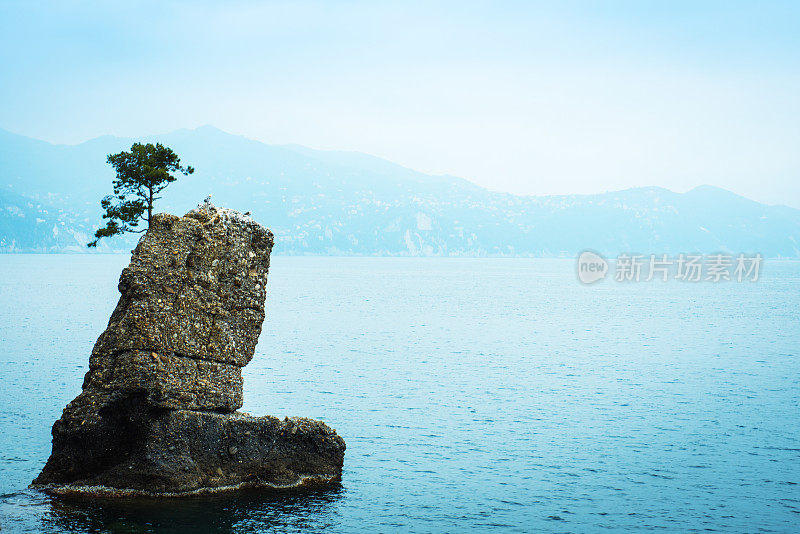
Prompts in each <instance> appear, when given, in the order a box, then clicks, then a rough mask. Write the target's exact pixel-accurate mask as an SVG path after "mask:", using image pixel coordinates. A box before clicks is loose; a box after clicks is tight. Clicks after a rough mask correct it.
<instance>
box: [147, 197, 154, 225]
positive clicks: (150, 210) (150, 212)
mask: <svg viewBox="0 0 800 534" xmlns="http://www.w3.org/2000/svg"><path fill="white" fill-rule="evenodd" d="M148 190H149V191H150V198H149V199H148V200H147V227H148V228H150V220H151V219H152V218H153V188H152V187H148Z"/></svg>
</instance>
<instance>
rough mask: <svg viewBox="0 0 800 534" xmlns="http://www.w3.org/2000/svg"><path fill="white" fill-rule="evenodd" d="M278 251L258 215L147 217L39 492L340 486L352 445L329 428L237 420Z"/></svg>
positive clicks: (204, 210)
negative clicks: (246, 370) (346, 454)
mask: <svg viewBox="0 0 800 534" xmlns="http://www.w3.org/2000/svg"><path fill="white" fill-rule="evenodd" d="M272 245H273V235H272V233H271V232H270V231H269V230H267V229H266V228H264V227H262V226H261V225H259V224H258V223H256V222H255V221H254V220H252V219H251V218H250V217H247V216H244V215H242V214H240V213H238V212H235V211H232V210H227V209H225V208H218V207H215V206H213V205H212V204H210V203H208V202H207V203H205V204H203V205H201V206H198V208H197V209H195V210H192V211H190V212H189V213H187V214H186V215H185V216H184V217H176V216H173V215H167V214H159V215H156V216H154V217H153V221H152V223H151V225H150V228H149V229H148V231H147V233H146V234H145V235H144V236H143V237H142V239H141V240H140V242H139V244H138V245H137V247H136V249H135V250H134V251H133V255H132V258H131V263H130V265H129V266H128V267H126V268H125V269H123V271H122V274H121V275H120V281H119V286H118V288H119V291H120V293H121V297H120V300H119V303H118V304H117V306H116V308H115V310H114V312H113V313H112V315H111V318H110V320H109V323H108V327H107V328H106V330H105V331H104V332H103V333H102V334H101V335H100V337H99V338H98V340H97V343H96V344H95V346H94V349H93V350H92V353H91V356H90V358H89V371H88V372H87V373H86V377H85V379H84V382H83V390H82V392H81V393H80V394H79V395H78V396H77V397H76V398H75V399H74V400H73V401H72V402H70V403H69V404H68V405H67V406H66V408H65V409H64V412H63V414H62V416H61V418H60V419H59V420H58V421H56V422H55V424H54V425H53V451H52V454H51V456H50V458H49V460H48V461H47V464H46V465H45V467H44V469H43V470H42V472H41V474H40V475H39V476H38V477H37V478H36V479H35V480H34V481H33V485H34V486H35V487H43V488H45V489H48V490H50V491H56V492H57V491H65V492H67V491H97V490H98V488H103V491H111V492H120V493H123V494H130V493H149V494H162V495H165V494H170V495H172V494H174V495H180V494H188V493H196V492H199V491H208V490H214V489H227V488H233V487H240V486H273V487H296V486H300V485H306V484H310V483H325V482H331V481H337V480H339V479H340V477H341V470H342V464H343V460H344V450H345V444H344V440H342V438H341V437H339V436H338V435H337V434H336V432H335V431H333V430H332V429H330V428H329V427H328V426H327V425H325V424H324V423H322V422H320V421H314V420H310V419H304V418H291V419H289V418H287V419H285V420H279V419H277V418H275V417H270V416H265V417H251V416H249V415H246V414H242V413H238V412H236V410H238V409H239V408H241V407H242V402H243V391H242V367H244V366H245V365H247V364H248V363H249V362H250V360H251V359H252V358H253V354H254V352H255V347H256V343H257V342H258V337H259V334H260V333H261V326H262V323H263V321H264V300H265V297H266V284H267V274H268V270H269V260H270V253H271V251H272Z"/></svg>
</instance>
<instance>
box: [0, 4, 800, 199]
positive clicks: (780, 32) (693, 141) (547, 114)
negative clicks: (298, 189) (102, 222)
mask: <svg viewBox="0 0 800 534" xmlns="http://www.w3.org/2000/svg"><path fill="white" fill-rule="evenodd" d="M203 124H213V125H215V126H217V127H219V128H222V129H224V130H226V131H229V132H232V133H239V134H243V135H246V136H248V137H251V138H254V139H258V140H262V141H265V142H268V143H278V144H283V143H299V144H303V145H307V146H311V147H314V148H330V149H346V150H358V151H362V152H367V153H370V154H375V155H377V156H381V157H385V158H387V159H390V160H392V161H396V162H398V163H401V164H404V165H407V166H409V167H413V168H416V169H419V170H422V171H426V172H433V173H448V174H454V175H457V176H462V177H465V178H468V179H470V180H472V181H474V182H476V183H479V184H481V185H484V186H487V187H490V188H492V189H497V190H504V191H511V192H515V193H524V194H551V193H593V192H598V191H605V190H614V189H622V188H626V187H633V186H640V185H660V186H664V187H668V188H670V189H674V190H678V191H684V190H687V189H689V188H691V187H694V186H696V185H699V184H704V183H708V184H714V185H719V186H722V187H726V188H728V189H731V190H733V191H735V192H737V193H740V194H744V195H746V196H748V197H751V198H754V199H756V200H761V201H765V202H769V203H784V204H789V205H792V206H795V207H800V179H799V178H800V177H799V176H798V170H800V2H733V1H724V2H703V1H691V2H676V1H669V2H649V1H639V2H599V1H597V2H541V3H539V2H467V1H458V2H420V3H407V2H391V3H390V2H376V1H370V2H357V1H352V2H247V1H227V2H197V1H191V2H190V1H186V2H177V1H176V2H169V1H163V0H162V1H159V2H137V1H128V2H105V3H100V2H87V1H69V0H67V1H60V2H44V1H40V2H30V1H14V0H11V1H9V0H4V1H1V2H0V128H4V129H7V130H11V131H13V132H17V133H21V134H25V135H29V136H31V137H36V138H40V139H45V140H48V141H53V142H61V143H76V142H80V141H83V140H85V139H88V138H91V137H95V136H98V135H103V134H116V135H123V136H134V137H135V136H143V135H147V134H152V133H159V132H165V131H169V130H173V129H177V128H181V127H195V126H199V125H203Z"/></svg>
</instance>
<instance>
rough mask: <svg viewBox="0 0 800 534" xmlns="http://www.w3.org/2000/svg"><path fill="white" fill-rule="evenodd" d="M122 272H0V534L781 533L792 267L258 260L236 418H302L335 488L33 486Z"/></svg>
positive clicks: (14, 265) (96, 263)
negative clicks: (627, 268) (111, 492)
mask: <svg viewBox="0 0 800 534" xmlns="http://www.w3.org/2000/svg"><path fill="white" fill-rule="evenodd" d="M128 261H129V256H128V255H0V530H1V531H2V532H3V533H4V534H5V533H6V532H8V533H16V532H46V533H62V532H67V533H73V532H74V533H89V532H113V533H118V532H121V533H145V532H159V533H160V532H164V533H203V532H212V533H229V532H230V533H256V532H320V531H325V532H488V531H497V532H553V533H560V532H570V533H572V532H575V533H585V532H798V531H800V405H799V404H800V262H796V261H779V260H769V259H766V260H764V263H763V265H762V266H761V273H760V278H759V280H758V281H755V282H752V281H748V280H745V281H742V282H738V281H735V280H733V281H721V282H718V283H714V282H711V281H705V280H703V281H700V282H696V283H691V282H683V281H678V280H668V281H666V282H664V281H661V280H653V281H650V282H645V281H640V282H635V281H631V282H617V281H615V280H613V279H606V280H603V281H601V282H598V283H596V284H593V285H586V284H583V283H581V282H580V281H579V280H578V278H577V276H576V265H575V261H574V260H567V259H522V258H515V259H510V258H469V259H467V258H353V257H291V256H279V255H275V256H273V258H272V266H271V268H270V275H269V282H268V285H267V288H268V295H267V302H266V310H267V319H266V321H265V323H264V329H263V332H262V334H261V338H260V341H259V344H258V348H257V349H256V355H255V357H254V359H253V361H252V362H251V363H250V365H248V366H247V367H246V368H245V370H244V375H245V383H244V399H245V403H244V407H243V410H244V411H247V412H249V413H251V414H253V415H266V414H271V415H276V416H279V417H283V416H305V417H313V418H318V419H321V420H323V421H325V422H326V423H327V424H328V425H330V426H331V427H333V428H335V429H336V430H337V432H338V433H339V434H340V435H341V436H342V437H343V438H344V439H345V441H346V442H347V452H346V454H345V462H344V473H343V476H342V481H341V484H339V485H337V486H335V487H331V488H328V489H325V490H308V491H300V492H275V491H273V492H266V491H243V492H235V493H225V494H218V495H213V496H202V497H190V498H181V499H175V498H164V499H120V500H107V499H105V500H104V499H101V498H63V497H60V498H57V497H49V496H47V495H44V494H42V493H40V492H38V491H37V490H33V489H29V488H28V484H29V483H30V482H31V480H32V479H33V478H34V477H35V476H36V475H37V474H38V472H39V470H40V469H41V468H42V466H43V465H44V463H45V461H46V459H47V457H48V456H49V454H50V446H51V443H50V438H51V436H50V429H51V426H52V424H53V422H54V421H55V420H56V419H57V418H58V417H59V416H60V414H61V410H62V409H63V407H64V406H65V405H66V403H67V402H69V401H70V400H71V399H72V398H74V397H75V396H76V395H77V394H78V392H79V391H80V387H81V382H82V379H83V375H84V373H85V372H86V371H87V364H88V357H89V353H90V351H91V348H92V345H93V344H94V341H95V340H96V338H97V336H98V335H99V334H100V333H101V332H102V330H103V329H104V328H105V325H106V323H107V321H108V317H109V315H110V313H111V311H112V309H113V308H114V306H115V304H116V302H117V299H118V296H119V294H118V291H117V287H116V286H117V281H118V277H119V273H120V270H121V269H122V268H123V267H124V266H125V265H126V264H127V262H128Z"/></svg>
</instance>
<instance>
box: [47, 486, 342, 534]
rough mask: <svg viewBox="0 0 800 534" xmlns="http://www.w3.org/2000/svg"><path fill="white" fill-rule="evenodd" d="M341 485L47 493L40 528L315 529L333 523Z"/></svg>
mask: <svg viewBox="0 0 800 534" xmlns="http://www.w3.org/2000/svg"><path fill="white" fill-rule="evenodd" d="M343 496H344V490H343V488H342V487H341V486H336V487H333V488H327V489H315V490H305V491H301V492H297V491H295V492H275V491H272V492H264V491H257V490H242V491H237V492H230V493H224V494H219V495H210V496H209V495H206V496H198V497H187V498H180V499H176V498H169V499H155V498H138V499H133V498H128V499H119V498H118V499H108V498H97V497H91V498H90V497H74V496H70V497H51V498H49V509H48V510H47V511H46V513H44V514H43V515H42V530H43V531H44V532H74V533H80V532H87V533H88V532H114V533H117V532H120V533H140V532H159V533H162V532H163V533H170V534H179V533H181V534H182V533H197V532H218V533H227V532H237V533H240V532H264V531H270V530H278V531H282V532H285V531H318V530H321V529H324V528H328V527H335V526H336V516H337V514H336V513H335V508H336V503H337V502H339V501H340V500H341V499H342V497H343Z"/></svg>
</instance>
